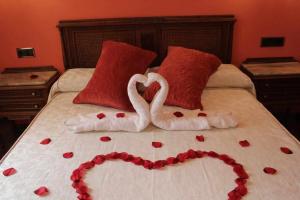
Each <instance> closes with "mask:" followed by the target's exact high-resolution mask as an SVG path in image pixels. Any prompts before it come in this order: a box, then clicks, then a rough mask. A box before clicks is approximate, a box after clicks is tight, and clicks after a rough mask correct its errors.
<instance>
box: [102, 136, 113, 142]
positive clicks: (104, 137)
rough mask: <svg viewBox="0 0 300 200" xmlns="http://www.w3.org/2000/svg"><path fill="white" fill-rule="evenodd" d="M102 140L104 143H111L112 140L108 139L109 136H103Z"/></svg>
mask: <svg viewBox="0 0 300 200" xmlns="http://www.w3.org/2000/svg"><path fill="white" fill-rule="evenodd" d="M100 140H101V141H102V142H109V141H111V138H110V137H108V136H103V137H100Z"/></svg>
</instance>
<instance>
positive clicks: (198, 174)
mask: <svg viewBox="0 0 300 200" xmlns="http://www.w3.org/2000/svg"><path fill="white" fill-rule="evenodd" d="M52 94H53V95H52V97H51V100H50V101H49V103H48V104H47V106H45V107H44V109H43V110H42V112H40V113H39V115H38V116H37V117H36V118H35V119H34V121H33V122H32V123H31V125H30V126H29V127H28V129H27V130H26V131H25V132H24V134H23V135H22V137H20V138H19V140H18V141H17V143H16V144H15V145H14V146H13V147H12V149H11V150H10V151H9V153H8V154H7V155H6V156H5V157H4V158H3V159H2V160H1V165H0V171H1V172H2V171H3V170H5V169H7V168H10V167H13V168H15V169H16V170H17V172H16V173H15V174H14V175H12V176H3V175H2V174H1V175H0V191H1V192H0V199H1V200H12V199H18V200H22V199H24V200H29V199H41V197H39V196H37V195H35V194H34V192H33V191H34V190H35V189H37V188H39V187H41V186H46V187H47V188H48V190H49V194H48V195H46V196H43V197H42V198H43V199H55V200H57V199H76V198H77V195H78V194H77V193H76V191H75V189H74V188H73V187H72V181H71V179H70V176H71V174H72V172H73V171H74V170H75V169H76V168H78V166H79V165H80V164H82V163H84V162H86V161H89V160H91V159H93V158H94V157H95V156H96V155H98V154H107V153H111V152H128V153H130V154H133V155H136V156H140V157H142V158H144V159H148V160H152V161H154V160H160V159H166V158H168V157H170V156H176V155H177V154H179V153H181V152H186V151H187V150H189V149H194V150H201V151H215V152H217V153H219V154H227V155H229V156H230V157H231V158H233V159H235V160H236V161H237V162H238V163H241V164H242V165H243V166H244V168H245V170H246V172H247V173H248V175H249V179H248V182H247V184H246V187H247V189H248V194H247V195H245V196H244V197H243V199H249V200H250V199H252V200H265V199H272V200H279V199H280V200H282V199H285V200H298V199H299V198H300V173H299V171H300V165H299V163H300V156H299V155H300V143H299V141H297V140H296V139H295V138H294V137H293V136H292V135H291V134H290V133H289V132H288V131H287V130H286V129H285V128H284V127H282V126H281V125H280V124H279V123H278V121H277V120H276V119H275V118H274V117H273V116H272V115H271V114H270V113H269V112H268V111H267V110H266V109H265V108H264V107H263V106H262V105H261V104H260V103H259V102H258V101H257V100H256V99H255V96H254V95H253V94H252V93H250V92H249V91H248V90H247V89H244V88H218V87H216V88H207V89H205V90H204V93H203V95H202V102H203V105H204V108H205V109H206V110H208V111H209V110H213V111H230V112H232V113H233V114H234V115H235V116H236V118H237V119H238V120H239V126H238V127H237V128H231V129H211V130H205V131H165V130H161V129H158V128H156V127H154V126H152V125H150V126H149V127H147V128H146V129H145V130H144V131H143V132H140V133H130V132H90V133H82V134H72V133H70V132H68V131H67V130H66V128H65V126H64V121H65V120H66V119H68V118H70V117H72V116H74V115H76V114H78V113H90V112H98V111H99V110H102V111H105V110H106V109H109V108H105V107H99V106H93V105H74V104H72V99H73V98H74V97H75V95H76V94H77V92H72V91H69V92H60V93H55V94H54V93H52ZM199 135H202V136H204V141H203V142H199V141H198V140H196V139H195V138H196V136H199ZM102 136H109V137H110V138H111V141H109V142H102V141H100V140H99V138H100V137H102ZM45 138H51V142H50V143H49V144H48V145H41V144H40V141H42V140H43V139H45ZM243 140H247V141H248V142H249V143H250V146H248V147H242V146H241V145H240V144H239V141H243ZM153 141H158V142H161V143H162V144H163V146H162V147H161V148H154V147H153V146H152V145H151V144H152V142H153ZM280 147H288V148H289V149H291V150H292V152H293V154H284V153H283V152H281V151H280ZM65 152H72V153H73V157H72V158H69V159H65V158H64V157H63V154H64V153H65ZM265 167H272V168H275V169H276V170H277V173H276V174H274V175H270V174H266V173H265V172H264V171H263V169H264V168H265ZM236 178H237V176H236V174H235V173H234V172H233V171H232V169H231V168H230V167H229V166H228V165H226V164H224V163H223V162H222V161H220V160H217V159H213V158H212V157H204V158H201V159H193V160H189V161H187V162H184V163H179V164H176V165H172V166H166V167H164V168H161V169H157V170H147V169H145V168H143V167H140V166H136V165H133V164H131V163H128V162H122V161H120V160H113V161H109V162H105V163H103V164H102V165H97V166H95V167H94V168H93V169H91V170H89V171H88V172H87V173H86V175H85V178H84V181H85V182H86V184H87V186H88V188H89V194H90V195H91V197H92V199H99V200H100V199H101V200H102V199H103V200H105V199H109V200H117V199H118V200H119V199H123V200H132V199H143V200H169V199H173V200H182V199H188V200H196V199H197V200H199V199H209V200H221V199H222V200H223V199H227V198H228V196H227V194H228V193H229V192H230V191H231V190H232V189H234V188H235V186H236V184H235V182H234V180H235V179H236Z"/></svg>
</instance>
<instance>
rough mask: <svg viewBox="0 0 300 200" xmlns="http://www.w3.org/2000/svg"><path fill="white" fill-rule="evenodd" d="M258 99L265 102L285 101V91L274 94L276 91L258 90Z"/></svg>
mask: <svg viewBox="0 0 300 200" xmlns="http://www.w3.org/2000/svg"><path fill="white" fill-rule="evenodd" d="M257 99H258V100H259V101H262V102H265V101H280V100H285V99H286V97H285V96H284V93H283V91H282V92H274V91H260V90H257Z"/></svg>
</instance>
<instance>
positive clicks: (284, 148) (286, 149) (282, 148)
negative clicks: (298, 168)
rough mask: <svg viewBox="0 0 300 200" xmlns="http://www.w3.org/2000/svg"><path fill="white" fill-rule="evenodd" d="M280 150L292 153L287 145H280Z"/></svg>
mask: <svg viewBox="0 0 300 200" xmlns="http://www.w3.org/2000/svg"><path fill="white" fill-rule="evenodd" d="M280 150H281V151H282V152H283V153H285V154H293V152H292V150H290V149H289V148H287V147H280Z"/></svg>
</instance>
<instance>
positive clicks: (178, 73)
mask: <svg viewBox="0 0 300 200" xmlns="http://www.w3.org/2000/svg"><path fill="white" fill-rule="evenodd" d="M220 64H221V61H220V59H219V58H218V57H216V56H215V55H212V54H209V53H205V52H201V51H198V50H194V49H187V48H183V47H173V46H171V47H169V48H168V55H167V57H166V58H165V59H164V61H163V62H162V64H161V66H160V68H159V70H158V73H159V74H161V75H162V76H163V77H164V78H165V79H166V80H167V81H168V83H169V94H168V97H167V99H166V102H165V104H166V105H172V106H179V107H182V108H186V109H201V110H202V109H203V106H202V104H201V94H202V91H203V89H204V88H205V86H206V83H207V81H208V78H209V76H210V75H211V74H213V73H214V72H215V71H216V70H217V68H218V67H219V66H220ZM159 88H160V86H159V84H158V83H157V82H156V83H153V84H152V85H150V87H148V88H147V89H146V90H145V93H144V97H145V99H146V100H147V101H152V99H153V97H154V95H155V94H156V92H157V91H158V90H159Z"/></svg>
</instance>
